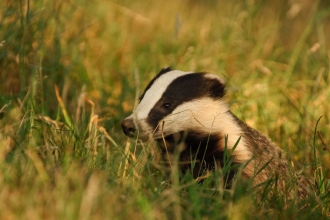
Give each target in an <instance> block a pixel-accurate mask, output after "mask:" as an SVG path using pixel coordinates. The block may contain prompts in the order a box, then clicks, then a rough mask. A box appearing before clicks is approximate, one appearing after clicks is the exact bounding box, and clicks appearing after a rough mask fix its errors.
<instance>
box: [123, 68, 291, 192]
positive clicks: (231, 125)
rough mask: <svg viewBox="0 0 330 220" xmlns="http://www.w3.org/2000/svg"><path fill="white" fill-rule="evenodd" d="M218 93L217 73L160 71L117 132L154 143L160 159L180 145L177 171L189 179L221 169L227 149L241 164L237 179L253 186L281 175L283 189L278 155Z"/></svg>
mask: <svg viewBox="0 0 330 220" xmlns="http://www.w3.org/2000/svg"><path fill="white" fill-rule="evenodd" d="M224 95H225V84H224V82H223V81H222V79H221V78H220V77H218V76H217V75H214V74H210V73H203V72H202V73H193V72H183V71H179V70H172V69H170V68H166V69H162V70H161V71H160V72H159V73H158V75H157V76H156V77H155V78H154V79H153V80H152V81H151V82H150V83H149V84H148V86H147V87H146V89H145V91H144V92H143V94H142V96H141V97H140V102H139V104H138V105H137V107H136V108H135V109H134V111H133V113H132V114H131V115H130V116H129V117H127V118H126V119H125V120H123V122H122V128H123V132H124V133H125V134H126V135H127V136H130V137H134V135H135V134H136V133H138V134H137V135H138V138H139V139H141V140H142V141H148V140H151V139H153V140H155V141H157V142H158V143H159V145H160V146H161V148H162V151H163V153H164V158H166V157H168V152H172V153H173V152H174V151H175V150H177V148H178V147H179V146H180V150H178V151H177V152H179V153H180V162H181V164H182V165H181V166H180V167H181V170H182V171H183V172H186V171H187V170H191V172H192V173H193V176H194V177H195V178H198V177H200V176H202V175H203V173H205V172H206V171H210V170H214V169H215V168H216V167H217V166H220V167H221V166H222V165H223V163H224V161H223V158H224V157H223V156H224V152H225V150H226V149H227V150H228V152H231V158H232V160H233V163H234V164H242V165H244V168H243V170H242V176H243V177H244V178H247V179H252V181H253V185H254V186H257V185H259V184H261V183H263V182H265V181H267V180H268V179H269V178H275V177H276V178H277V177H278V176H281V177H284V178H281V180H280V183H279V186H280V187H283V188H285V186H284V185H285V180H284V179H285V178H286V177H287V176H288V175H289V169H288V162H287V160H286V159H285V155H284V153H283V151H282V150H281V149H280V148H279V147H277V146H276V145H275V144H274V143H273V142H272V141H270V140H269V139H268V138H267V137H265V136H264V135H263V134H261V133H260V132H258V131H256V130H254V129H252V128H251V127H249V126H248V125H246V124H245V123H244V122H242V121H241V120H239V119H238V118H237V117H236V116H235V115H234V114H233V113H232V112H231V111H230V109H229V107H228V105H227V104H226V102H225V101H224ZM225 148H226V149H225ZM168 160H170V159H169V158H168ZM191 163H194V166H191ZM229 175H230V177H232V176H234V175H235V171H234V170H233V171H232V172H230V174H229Z"/></svg>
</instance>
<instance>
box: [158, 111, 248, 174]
mask: <svg viewBox="0 0 330 220" xmlns="http://www.w3.org/2000/svg"><path fill="white" fill-rule="evenodd" d="M223 114H224V115H223V116H221V117H220V119H222V120H221V122H222V123H221V124H220V125H217V126H214V128H213V129H212V130H211V131H200V130H199V131H193V130H189V131H181V132H178V133H175V134H172V135H168V136H166V137H164V138H161V139H158V140H157V142H158V143H159V144H160V146H161V149H162V150H163V157H164V160H165V161H168V160H171V159H170V158H168V156H169V155H170V154H175V153H177V154H179V161H180V163H181V166H180V168H181V170H182V171H183V172H186V171H187V170H190V171H191V172H192V174H193V176H194V178H197V177H200V176H201V175H203V173H204V172H205V171H207V170H214V169H215V168H216V167H217V166H218V167H219V166H220V167H223V166H224V165H225V164H224V161H226V157H225V155H229V156H227V160H229V157H230V158H232V159H233V160H232V161H233V164H240V163H242V162H245V161H248V160H249V159H250V158H251V153H250V151H249V150H248V148H247V147H246V145H245V139H244V137H242V135H243V132H242V130H241V129H240V127H239V124H238V121H237V118H236V117H235V116H234V115H233V114H232V113H231V112H230V111H227V112H225V113H223ZM216 123H220V121H216ZM228 129H229V130H228ZM226 151H227V152H226ZM171 158H172V159H173V158H174V157H171ZM233 174H234V172H232V171H230V172H229V173H228V175H229V176H230V178H231V177H232V176H233Z"/></svg>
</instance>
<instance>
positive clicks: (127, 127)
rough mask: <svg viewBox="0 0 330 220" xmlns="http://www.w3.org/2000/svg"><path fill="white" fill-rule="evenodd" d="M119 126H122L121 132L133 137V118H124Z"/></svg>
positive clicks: (134, 129)
mask: <svg viewBox="0 0 330 220" xmlns="http://www.w3.org/2000/svg"><path fill="white" fill-rule="evenodd" d="M121 127H122V128H123V132H124V134H125V135H126V136H128V137H134V134H135V131H136V128H135V124H134V121H133V119H130V118H126V119H125V120H124V121H123V122H122V123H121Z"/></svg>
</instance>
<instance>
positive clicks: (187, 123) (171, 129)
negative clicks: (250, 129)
mask: <svg viewBox="0 0 330 220" xmlns="http://www.w3.org/2000/svg"><path fill="white" fill-rule="evenodd" d="M228 111H229V108H228V107H227V105H226V104H225V103H224V102H223V101H221V100H217V101H215V100H213V99H211V98H202V99H197V100H194V101H191V102H187V103H183V104H182V105H180V106H178V107H177V108H176V109H175V110H174V111H173V112H172V113H171V114H169V115H167V116H166V117H165V118H164V119H163V120H161V121H160V122H159V126H160V127H161V128H160V129H157V131H156V132H155V133H154V134H153V138H155V139H159V138H161V137H162V135H164V136H167V135H170V134H174V133H177V132H180V131H194V132H197V133H198V132H202V133H208V134H214V133H219V135H220V134H221V135H228V146H227V147H228V149H229V150H230V149H232V148H233V146H234V145H235V143H236V142H237V140H238V139H239V138H240V137H241V136H242V130H241V128H240V127H239V126H238V125H237V124H236V123H235V119H234V118H233V117H232V115H231V114H230V113H228ZM162 125H163V126H162ZM223 141H224V140H223ZM223 145H224V143H223ZM222 150H223V149H222ZM233 155H236V156H237V157H236V161H239V162H242V161H246V160H249V159H250V158H251V156H252V155H251V153H250V151H249V150H248V149H247V148H246V145H245V140H244V138H241V140H240V142H239V144H238V145H237V147H236V149H235V151H234V153H233Z"/></svg>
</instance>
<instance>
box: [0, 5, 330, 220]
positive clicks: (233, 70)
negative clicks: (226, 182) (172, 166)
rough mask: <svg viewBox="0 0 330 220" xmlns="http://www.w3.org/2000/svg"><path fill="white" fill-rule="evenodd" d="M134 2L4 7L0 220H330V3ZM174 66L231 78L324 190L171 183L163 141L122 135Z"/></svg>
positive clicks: (253, 117) (239, 98) (257, 119)
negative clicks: (139, 103) (163, 164)
mask: <svg viewBox="0 0 330 220" xmlns="http://www.w3.org/2000/svg"><path fill="white" fill-rule="evenodd" d="M131 2H132V1H127V0H123V1H119V0H118V1H115V0H113V1H106V0H92V1H87V0H70V1H66V0H57V1H52V0H44V1H42V0H40V1H29V0H20V1H11V0H3V1H0V79H1V81H2V83H0V219H233V220H236V219H327V218H329V217H330V210H329V208H330V204H329V202H330V191H329V190H330V181H329V180H328V179H329V177H330V173H329V167H330V136H329V131H330V118H329V117H330V113H329V112H330V68H329V66H330V62H329V58H330V49H329V48H330V40H329V39H330V4H329V2H328V1H325V0H323V1H313V0H304V1H300V2H299V1H297V2H295V1H290V2H291V3H290V4H289V3H288V1H286V0H279V1H275V0H273V1H271V0H269V1H266V0H264V1H262V0H255V1H252V0H251V1H243V0H233V1H216V0H206V1H198V0H186V1H175V0H170V1H151V0H139V1H133V3H131ZM226 2H227V3H226ZM164 66H172V67H173V68H177V69H181V70H185V71H188V70H192V71H208V72H213V73H217V74H218V75H219V76H221V77H222V78H224V79H225V80H226V81H227V91H228V95H227V99H228V101H229V103H230V106H231V109H232V111H233V112H234V113H235V114H236V115H237V116H238V117H239V118H241V119H243V120H244V121H245V122H246V123H247V124H249V125H250V126H252V127H254V128H256V129H258V130H260V131H262V132H263V133H264V134H266V135H268V136H269V137H270V138H272V140H273V141H274V142H276V143H278V145H279V146H281V148H282V149H284V150H285V151H286V152H287V157H288V159H289V160H290V163H291V164H292V167H294V169H295V170H296V171H297V172H301V173H302V174H303V175H305V176H307V177H309V178H312V179H313V180H315V186H316V192H315V195H311V196H310V198H309V199H306V200H304V201H300V202H296V203H294V202H291V201H286V200H285V199H281V198H280V199H264V200H262V201H261V203H260V202H259V203H258V202H257V201H256V196H255V195H254V193H253V192H250V190H246V187H244V185H242V184H238V185H237V186H235V187H233V189H231V190H223V188H221V184H220V183H219V179H220V178H218V173H214V174H213V175H211V176H210V177H209V178H208V179H207V180H206V181H205V182H204V183H203V184H197V183H195V182H194V181H193V180H192V179H191V177H189V176H186V177H185V178H183V179H182V180H180V179H179V177H178V174H177V173H176V172H174V173H173V174H172V176H171V177H170V178H172V185H170V184H169V181H168V178H167V177H166V176H165V175H164V173H163V172H162V169H159V166H158V164H157V161H156V160H155V158H156V157H157V155H158V152H157V147H156V146H155V144H154V143H147V144H143V143H140V142H138V141H137V140H134V139H128V138H127V137H125V136H124V135H123V133H122V131H121V127H120V123H121V121H122V120H123V119H124V118H125V117H126V116H127V115H129V114H130V112H131V111H132V109H133V108H134V105H135V103H136V101H135V100H136V97H137V96H138V95H139V94H141V93H142V91H143V90H142V89H143V88H144V87H145V86H146V84H147V83H148V82H149V80H150V79H152V78H153V76H155V74H156V73H157V72H158V71H159V70H160V69H161V68H162V67H164ZM215 189H217V190H215ZM306 205H307V206H306Z"/></svg>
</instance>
